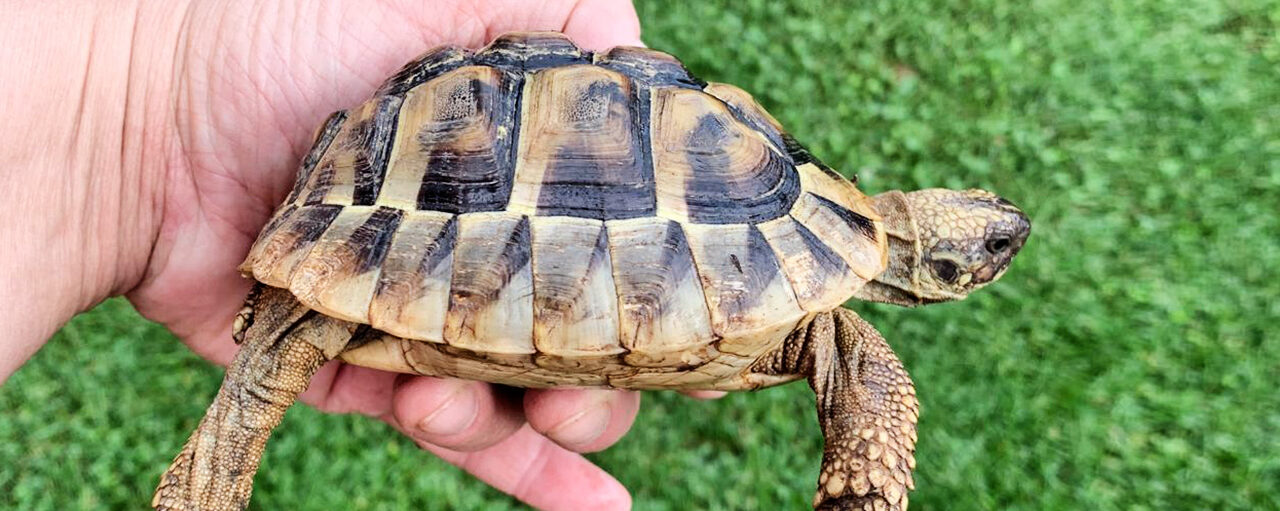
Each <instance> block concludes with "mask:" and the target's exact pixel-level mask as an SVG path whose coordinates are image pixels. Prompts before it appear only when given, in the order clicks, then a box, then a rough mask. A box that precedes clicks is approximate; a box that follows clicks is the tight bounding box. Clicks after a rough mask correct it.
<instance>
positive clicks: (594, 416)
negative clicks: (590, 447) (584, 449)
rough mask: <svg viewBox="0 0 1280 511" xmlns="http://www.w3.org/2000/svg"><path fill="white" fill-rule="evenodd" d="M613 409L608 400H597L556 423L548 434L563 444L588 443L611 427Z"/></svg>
mask: <svg viewBox="0 0 1280 511" xmlns="http://www.w3.org/2000/svg"><path fill="white" fill-rule="evenodd" d="M610 415H612V410H611V409H610V407H609V404H608V403H607V402H597V403H594V404H592V405H591V406H589V407H587V408H586V409H585V410H582V411H580V412H578V413H576V414H574V415H572V416H570V417H569V418H568V419H565V420H564V421H561V422H560V423H559V424H556V425H555V426H554V427H552V428H551V429H550V430H549V431H547V436H549V437H551V438H553V439H555V440H556V441H557V442H559V443H561V444H568V445H570V446H574V445H587V444H589V443H591V442H594V441H595V440H596V439H598V438H600V435H603V434H604V432H605V430H606V429H608V428H609V416H610Z"/></svg>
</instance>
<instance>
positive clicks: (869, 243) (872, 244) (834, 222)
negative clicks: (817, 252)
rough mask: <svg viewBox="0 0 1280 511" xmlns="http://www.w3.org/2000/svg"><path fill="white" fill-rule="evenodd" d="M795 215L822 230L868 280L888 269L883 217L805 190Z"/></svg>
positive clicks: (795, 209)
mask: <svg viewBox="0 0 1280 511" xmlns="http://www.w3.org/2000/svg"><path fill="white" fill-rule="evenodd" d="M791 217H792V218H795V219H796V221H797V222H800V223H801V224H803V225H804V226H805V228H807V229H809V230H810V231H812V232H815V233H821V235H822V239H823V240H824V241H825V242H826V244H827V246H829V247H831V248H832V249H833V250H834V251H835V252H836V253H837V254H839V255H840V257H841V258H842V259H844V260H845V262H846V263H848V265H849V267H850V268H851V269H852V270H853V271H854V273H857V274H858V276H859V277H861V278H862V279H864V280H871V279H874V278H875V277H876V276H877V275H879V274H880V272H882V271H884V268H885V265H886V264H887V260H886V259H885V254H886V252H885V250H884V247H885V245H886V243H887V241H886V239H885V234H884V229H882V228H881V221H880V220H879V217H878V216H876V217H872V218H869V217H866V216H864V215H861V214H860V213H858V212H856V211H852V210H848V209H844V208H843V207H842V206H841V205H839V204H837V203H835V202H833V201H830V200H827V199H825V198H823V197H820V196H818V195H814V194H813V193H810V192H805V193H804V194H803V195H801V196H800V199H799V200H797V201H796V204H795V207H793V208H792V209H791Z"/></svg>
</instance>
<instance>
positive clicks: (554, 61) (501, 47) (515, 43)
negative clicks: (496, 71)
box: [475, 34, 591, 71]
mask: <svg viewBox="0 0 1280 511" xmlns="http://www.w3.org/2000/svg"><path fill="white" fill-rule="evenodd" d="M475 62H476V63H477V64H481V65H486V66H493V67H497V68H501V69H505V70H510V71H531V70H535V69H545V68H548V67H560V66H569V65H574V64H590V63H591V54H590V53H588V52H584V51H582V50H581V49H579V48H578V47H577V46H575V45H574V44H573V42H572V41H569V40H568V39H566V38H564V37H563V36H559V35H553V34H523V35H517V34H507V35H504V36H502V37H499V38H497V39H494V40H493V42H492V43H489V46H488V47H486V48H485V49H484V50H482V51H480V52H479V53H477V54H476V55H475Z"/></svg>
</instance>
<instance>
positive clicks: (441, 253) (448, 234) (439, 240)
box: [418, 216, 458, 275]
mask: <svg viewBox="0 0 1280 511" xmlns="http://www.w3.org/2000/svg"><path fill="white" fill-rule="evenodd" d="M457 240H458V217H456V216H454V217H450V218H449V220H448V221H447V222H445V224H444V227H441V228H440V233H439V234H436V239H434V240H432V241H431V244H430V245H428V246H427V248H426V250H424V251H423V254H422V260H421V261H419V262H418V272H419V274H421V275H429V274H431V273H432V272H434V271H435V270H436V268H437V267H439V266H440V264H441V263H443V262H444V260H445V259H447V258H448V257H449V255H450V254H452V253H453V248H454V246H456V244H457Z"/></svg>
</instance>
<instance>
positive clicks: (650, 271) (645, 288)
mask: <svg viewBox="0 0 1280 511" xmlns="http://www.w3.org/2000/svg"><path fill="white" fill-rule="evenodd" d="M605 227H606V229H607V230H608V232H609V250H610V256H611V258H612V260H613V268H614V270H613V277H614V282H615V284H616V286H617V292H618V307H619V309H620V319H619V327H620V331H621V338H622V345H623V346H624V347H625V348H627V350H629V351H630V353H628V354H627V356H626V361H627V363H629V364H632V365H637V366H649V365H659V366H666V365H676V366H680V365H699V364H701V363H704V362H705V361H706V360H707V359H708V358H710V357H711V356H713V355H714V351H713V350H709V349H710V345H711V343H712V342H713V341H714V340H715V337H714V334H713V333H712V331H711V324H710V317H709V315H708V312H707V304H706V300H705V299H704V297H703V293H702V288H701V286H700V285H699V283H698V274H697V268H696V267H695V265H694V261H693V255H692V253H690V251H689V243H688V241H687V240H686V239H685V236H684V231H683V230H682V229H681V228H680V224H677V223H675V222H672V221H670V220H666V219H661V218H636V219H631V220H610V221H608V222H605Z"/></svg>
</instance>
